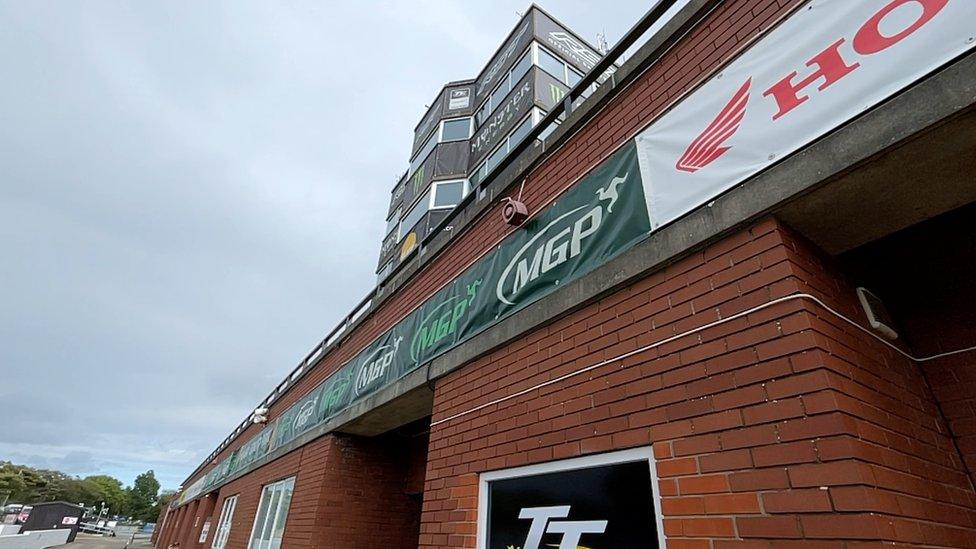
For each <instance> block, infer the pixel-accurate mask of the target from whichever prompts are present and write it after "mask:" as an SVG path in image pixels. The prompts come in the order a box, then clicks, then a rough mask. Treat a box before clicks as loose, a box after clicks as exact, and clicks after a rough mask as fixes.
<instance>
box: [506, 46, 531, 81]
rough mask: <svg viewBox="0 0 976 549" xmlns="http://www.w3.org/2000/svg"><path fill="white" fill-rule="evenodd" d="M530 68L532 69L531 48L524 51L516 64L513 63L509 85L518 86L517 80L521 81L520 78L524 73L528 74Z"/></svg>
mask: <svg viewBox="0 0 976 549" xmlns="http://www.w3.org/2000/svg"><path fill="white" fill-rule="evenodd" d="M530 68H532V50H531V48H530V49H529V50H528V51H526V52H525V53H524V54H523V55H522V58H521V59H519V60H518V62H517V63H515V66H514V67H512V80H511V84H510V85H511V86H515V85H516V84H518V82H519V80H521V79H522V77H523V76H525V73H527V72H529V69H530Z"/></svg>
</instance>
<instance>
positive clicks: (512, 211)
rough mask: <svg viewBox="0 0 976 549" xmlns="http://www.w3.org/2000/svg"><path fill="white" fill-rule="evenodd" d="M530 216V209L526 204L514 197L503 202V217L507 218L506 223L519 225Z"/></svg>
mask: <svg viewBox="0 0 976 549" xmlns="http://www.w3.org/2000/svg"><path fill="white" fill-rule="evenodd" d="M528 218H529V209H528V208H526V207H525V204H523V203H522V202H519V201H518V200H515V199H514V198H506V199H505V202H504V203H503V204H502V219H504V220H505V223H508V224H509V225H512V226H514V227H518V226H519V225H521V224H522V223H524V222H525V220H526V219H528Z"/></svg>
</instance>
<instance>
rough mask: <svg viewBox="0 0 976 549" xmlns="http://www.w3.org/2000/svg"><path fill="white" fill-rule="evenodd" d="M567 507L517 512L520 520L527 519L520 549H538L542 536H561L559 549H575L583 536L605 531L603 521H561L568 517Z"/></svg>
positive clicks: (605, 524)
mask: <svg viewBox="0 0 976 549" xmlns="http://www.w3.org/2000/svg"><path fill="white" fill-rule="evenodd" d="M569 509H570V506H569V505H560V506H555V507H528V508H525V509H522V510H521V511H519V518H520V519H529V520H531V521H532V523H531V524H530V525H529V534H528V535H527V536H526V537H525V543H524V544H523V545H522V549H539V544H540V543H542V536H543V534H562V539H561V541H560V542H559V549H576V548H577V547H578V546H579V542H580V538H581V537H583V534H602V533H604V532H606V530H607V521H605V520H561V521H556V520H552V519H561V518H566V517H568V516H569Z"/></svg>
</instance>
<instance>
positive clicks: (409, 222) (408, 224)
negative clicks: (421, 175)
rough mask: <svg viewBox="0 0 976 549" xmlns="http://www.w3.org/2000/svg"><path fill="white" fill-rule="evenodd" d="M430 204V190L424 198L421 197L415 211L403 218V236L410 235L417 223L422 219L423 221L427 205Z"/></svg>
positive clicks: (401, 232)
mask: <svg viewBox="0 0 976 549" xmlns="http://www.w3.org/2000/svg"><path fill="white" fill-rule="evenodd" d="M429 202H430V191H429V190H428V191H427V192H425V193H424V195H423V196H421V197H420V202H417V205H416V206H414V207H413V209H412V210H410V213H408V214H407V216H406V217H404V218H403V225H402V227H403V230H401V231H400V234H401V235H405V234H407V233H409V232H410V229H413V227H414V225H416V224H417V223H419V222H420V220H421V219H423V217H424V214H425V213H427V204H428V203H429Z"/></svg>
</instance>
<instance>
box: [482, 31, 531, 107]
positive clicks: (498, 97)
mask: <svg viewBox="0 0 976 549" xmlns="http://www.w3.org/2000/svg"><path fill="white" fill-rule="evenodd" d="M532 48H533V45H532V44H529V47H528V48H527V49H526V50H525V53H523V54H522V57H520V58H519V60H518V61H516V62H515V65H513V66H512V68H511V70H509V71H508V73H506V74H505V75H504V76H502V78H501V79H500V81H499V84H498V87H497V88H495V90H494V91H492V92H491V95H489V96H488V99H485V102H484V103H482V104H481V107H480V108H479V109H478V112H477V114H475V117H474V121H475V126H481V125H482V124H484V123H485V121H487V120H488V117H489V116H491V113H492V112H493V111H494V110H495V109H496V108H498V106H499V105H501V102H502V100H504V99H505V96H506V95H508V92H510V91H512V88H514V87H515V84H518V81H519V80H521V79H522V77H523V76H525V73H527V72H529V69H530V68H532Z"/></svg>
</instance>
